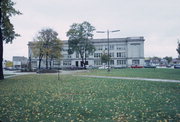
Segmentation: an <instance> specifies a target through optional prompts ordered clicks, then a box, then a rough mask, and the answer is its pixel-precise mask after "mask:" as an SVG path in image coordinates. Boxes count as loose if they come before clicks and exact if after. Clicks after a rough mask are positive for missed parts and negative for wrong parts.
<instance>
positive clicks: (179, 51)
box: [176, 41, 180, 58]
mask: <svg viewBox="0 0 180 122" xmlns="http://www.w3.org/2000/svg"><path fill="white" fill-rule="evenodd" d="M176 51H177V52H178V55H179V56H178V58H180V42H179V41H178V47H177V49H176Z"/></svg>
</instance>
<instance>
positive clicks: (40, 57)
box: [38, 54, 43, 70]
mask: <svg viewBox="0 0 180 122" xmlns="http://www.w3.org/2000/svg"><path fill="white" fill-rule="evenodd" d="M42 57H43V55H42V54H40V55H39V67H38V69H39V70H40V69H41V61H42Z"/></svg>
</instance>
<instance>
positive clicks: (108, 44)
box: [96, 30, 120, 72]
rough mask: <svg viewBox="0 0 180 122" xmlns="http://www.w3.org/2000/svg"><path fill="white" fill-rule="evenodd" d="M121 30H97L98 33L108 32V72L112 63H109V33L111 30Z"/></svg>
mask: <svg viewBox="0 0 180 122" xmlns="http://www.w3.org/2000/svg"><path fill="white" fill-rule="evenodd" d="M119 31H120V30H113V31H109V30H107V31H96V33H107V43H108V72H109V71H110V66H109V65H110V64H109V58H110V56H109V33H110V32H111V33H114V32H119Z"/></svg>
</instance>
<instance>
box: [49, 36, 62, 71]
mask: <svg viewBox="0 0 180 122" xmlns="http://www.w3.org/2000/svg"><path fill="white" fill-rule="evenodd" d="M62 46H63V43H62V41H61V40H59V39H56V40H53V41H52V42H51V45H50V53H49V54H50V55H49V57H50V69H51V62H52V61H53V60H54V59H60V58H61V57H62V54H61V51H62Z"/></svg>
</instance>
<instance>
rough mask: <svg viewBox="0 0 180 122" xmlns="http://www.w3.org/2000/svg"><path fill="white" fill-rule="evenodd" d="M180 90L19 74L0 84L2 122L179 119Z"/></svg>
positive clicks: (127, 82) (178, 87)
mask: <svg viewBox="0 0 180 122" xmlns="http://www.w3.org/2000/svg"><path fill="white" fill-rule="evenodd" d="M179 94H180V84H179V83H162V82H146V81H131V80H117V79H97V78H82V77H75V76H71V75H66V76H61V80H57V76H55V75H26V76H18V77H14V78H9V79H6V80H4V81H2V82H0V120H1V121H3V122H6V121H18V122H21V121H22V122H24V121H33V122H36V121H47V122H49V121H58V122H64V121H69V122H73V121H74V122H76V121H89V122H92V121H102V122H111V121H126V120H127V121H133V122H134V121H138V122H139V121H158V120H162V121H166V120H169V121H178V120H179V119H180V109H179V108H180V104H179V103H180V97H179Z"/></svg>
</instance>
